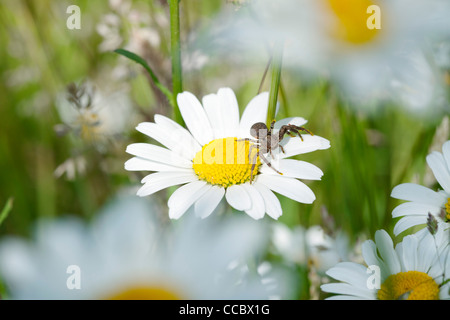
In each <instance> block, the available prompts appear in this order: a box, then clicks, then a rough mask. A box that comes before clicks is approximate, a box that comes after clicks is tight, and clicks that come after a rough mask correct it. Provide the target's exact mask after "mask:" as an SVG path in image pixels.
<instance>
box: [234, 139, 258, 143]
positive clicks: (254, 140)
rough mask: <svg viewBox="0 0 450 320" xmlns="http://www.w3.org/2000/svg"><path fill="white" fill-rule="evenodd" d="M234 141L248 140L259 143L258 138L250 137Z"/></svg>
mask: <svg viewBox="0 0 450 320" xmlns="http://www.w3.org/2000/svg"><path fill="white" fill-rule="evenodd" d="M236 141H249V142H253V143H259V141H258V140H256V139H250V138H242V139H237V140H236Z"/></svg>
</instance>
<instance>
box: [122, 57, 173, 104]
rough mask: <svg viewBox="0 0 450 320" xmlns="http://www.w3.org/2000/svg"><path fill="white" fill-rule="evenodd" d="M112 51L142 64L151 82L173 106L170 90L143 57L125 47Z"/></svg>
mask: <svg viewBox="0 0 450 320" xmlns="http://www.w3.org/2000/svg"><path fill="white" fill-rule="evenodd" d="M114 52H115V53H118V54H120V55H122V56H124V57H126V58H128V59H130V60H133V61H134V62H136V63H139V64H140V65H141V66H143V67H144V68H145V70H147V72H148V73H149V75H150V77H151V78H152V80H153V82H154V83H155V86H156V87H157V88H158V89H159V90H160V91H161V92H162V93H163V94H164V95H165V96H166V97H167V99H168V100H169V102H170V104H171V105H172V107H174V98H173V95H172V92H171V91H170V90H169V89H168V88H166V87H165V86H164V85H163V84H162V83H161V82H160V81H159V79H158V77H157V76H156V75H155V73H154V72H153V70H152V69H151V68H150V66H149V65H148V64H147V62H146V61H145V60H144V59H143V58H141V57H140V56H138V55H137V54H135V53H133V52H130V51H128V50H125V49H116V50H114Z"/></svg>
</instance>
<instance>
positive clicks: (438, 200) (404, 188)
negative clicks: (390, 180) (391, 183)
mask: <svg viewBox="0 0 450 320" xmlns="http://www.w3.org/2000/svg"><path fill="white" fill-rule="evenodd" d="M391 197H393V198H396V199H400V200H408V201H414V202H420V203H426V204H430V205H433V206H437V207H442V206H444V204H445V203H446V202H447V198H446V197H445V196H444V195H443V194H440V193H438V192H435V191H433V190H431V189H428V188H427V187H424V186H421V185H418V184H415V183H402V184H400V185H398V186H396V187H394V189H392V193H391Z"/></svg>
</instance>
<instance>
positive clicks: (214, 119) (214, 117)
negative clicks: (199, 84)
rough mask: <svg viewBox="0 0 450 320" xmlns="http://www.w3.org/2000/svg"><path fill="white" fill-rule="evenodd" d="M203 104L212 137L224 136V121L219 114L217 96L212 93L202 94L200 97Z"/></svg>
mask: <svg viewBox="0 0 450 320" xmlns="http://www.w3.org/2000/svg"><path fill="white" fill-rule="evenodd" d="M202 103H203V106H204V108H205V112H206V115H207V116H208V119H209V122H210V123H211V127H212V130H213V133H214V139H219V138H225V137H226V135H225V125H226V124H225V121H224V119H223V117H222V115H221V114H220V102H219V97H218V96H217V95H216V94H214V93H212V94H209V95H207V96H204V97H203V99H202Z"/></svg>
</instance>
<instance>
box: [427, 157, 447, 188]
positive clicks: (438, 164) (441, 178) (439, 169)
mask: <svg viewBox="0 0 450 320" xmlns="http://www.w3.org/2000/svg"><path fill="white" fill-rule="evenodd" d="M427 163H428V166H429V167H430V168H431V170H432V171H433V174H434V176H435V177H436V180H437V181H438V182H439V184H440V185H441V187H442V188H444V190H445V192H447V193H449V194H450V173H449V171H448V168H447V164H446V162H445V159H444V156H443V155H442V153H439V152H436V151H434V152H432V153H431V154H429V155H428V156H427Z"/></svg>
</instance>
